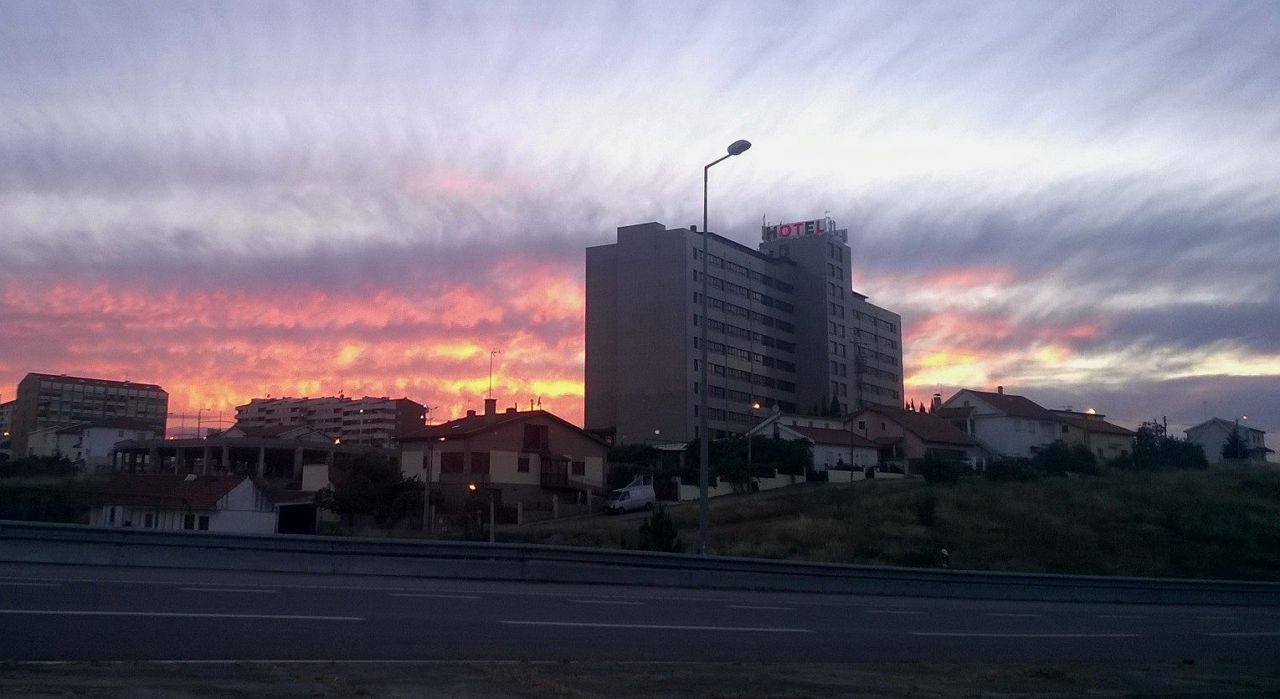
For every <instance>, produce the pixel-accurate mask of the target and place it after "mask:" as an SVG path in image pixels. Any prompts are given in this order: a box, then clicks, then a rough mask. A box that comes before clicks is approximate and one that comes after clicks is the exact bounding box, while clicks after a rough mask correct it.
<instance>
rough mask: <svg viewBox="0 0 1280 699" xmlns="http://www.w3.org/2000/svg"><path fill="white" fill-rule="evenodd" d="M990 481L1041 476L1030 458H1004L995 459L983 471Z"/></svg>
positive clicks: (1028, 478) (1032, 479) (1016, 479)
mask: <svg viewBox="0 0 1280 699" xmlns="http://www.w3.org/2000/svg"><path fill="white" fill-rule="evenodd" d="M983 475H984V476H985V477H986V479H987V480H989V481H996V482H999V483H1012V482H1020V481H1034V480H1035V479H1037V478H1039V477H1040V474H1039V473H1037V472H1036V469H1035V467H1033V466H1032V465H1031V460H1030V459H1004V460H1003V461H995V462H993V463H990V464H987V469H986V471H985V472H984V473H983Z"/></svg>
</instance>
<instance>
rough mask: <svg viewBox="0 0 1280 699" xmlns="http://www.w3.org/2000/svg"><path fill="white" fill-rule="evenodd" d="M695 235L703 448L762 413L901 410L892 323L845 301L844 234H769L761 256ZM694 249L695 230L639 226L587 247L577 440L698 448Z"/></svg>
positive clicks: (804, 228) (848, 292)
mask: <svg viewBox="0 0 1280 699" xmlns="http://www.w3.org/2000/svg"><path fill="white" fill-rule="evenodd" d="M705 238H706V240H707V243H708V245H709V247H708V250H709V252H708V271H709V275H708V278H707V284H708V299H707V307H708V308H707V318H706V319H705V322H706V323H707V350H708V363H709V367H708V369H709V377H708V384H709V386H708V387H707V405H708V413H707V421H708V427H709V429H710V430H711V433H712V437H713V438H718V437H723V436H727V435H732V434H741V433H742V432H744V431H746V430H747V429H749V428H750V427H751V426H753V425H754V424H755V423H757V422H758V421H759V420H761V419H763V417H764V414H763V413H765V411H766V410H767V411H772V409H773V408H774V407H776V408H777V409H779V410H781V411H782V412H785V413H797V412H799V413H810V412H820V411H824V410H826V409H827V408H828V407H829V406H830V405H831V403H832V399H833V398H834V400H835V401H836V402H838V403H839V404H840V406H841V408H842V409H843V410H844V411H848V410H852V409H856V408H858V407H860V406H866V405H887V406H893V407H901V405H902V321H901V318H900V317H899V316H898V314H896V313H892V312H890V311H887V310H885V309H883V308H879V307H877V306H874V305H872V304H871V303H869V302H868V301H867V297H866V296H863V295H861V294H858V293H856V292H854V291H853V290H852V283H851V281H852V276H851V272H850V267H851V251H850V249H849V245H848V232H847V231H845V230H835V229H834V224H833V223H832V221H831V220H830V219H823V220H817V221H804V222H801V223H793V224H783V225H780V226H769V227H766V228H764V229H763V231H762V238H763V240H762V242H761V243H760V248H759V250H752V249H751V248H749V247H747V246H745V245H741V244H739V243H735V242H733V241H732V240H729V239H727V238H724V237H722V236H719V235H716V234H714V233H711V234H708V235H706V236H705ZM703 239H704V235H703V234H702V233H699V232H698V231H697V230H696V228H695V227H691V228H676V229H670V230H669V229H667V228H666V227H665V226H663V225H662V224H659V223H643V224H639V225H634V226H623V227H621V228H619V229H618V241H617V242H616V243H612V244H609V245H600V246H597V247H591V248H587V309H586V406H585V412H586V414H585V422H586V428H587V429H588V430H589V431H592V432H595V433H597V434H603V435H606V436H611V437H612V438H613V439H614V440H615V441H616V442H618V443H642V442H646V441H663V442H666V441H688V440H692V439H694V438H695V437H696V435H697V424H698V417H699V416H698V402H699V392H700V391H701V390H702V386H701V385H700V382H701V376H700V364H699V362H700V361H701V345H700V344H699V343H700V339H699V334H700V332H701V328H700V324H701V323H702V322H703V318H702V313H703V303H702V278H701V274H702V246H703ZM756 403H759V404H760V405H761V409H760V410H756V409H754V408H753V405H754V404H756Z"/></svg>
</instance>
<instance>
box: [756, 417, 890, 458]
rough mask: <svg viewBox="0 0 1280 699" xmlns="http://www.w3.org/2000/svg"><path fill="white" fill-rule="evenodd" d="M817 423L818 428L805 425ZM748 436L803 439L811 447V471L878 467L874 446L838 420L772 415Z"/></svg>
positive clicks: (876, 451) (876, 452)
mask: <svg viewBox="0 0 1280 699" xmlns="http://www.w3.org/2000/svg"><path fill="white" fill-rule="evenodd" d="M815 421H816V422H817V423H818V424H819V426H816V427H814V426H810V425H809V424H808V423H812V422H815ZM748 434H750V435H753V436H756V437H772V438H774V439H788V440H793V439H804V440H807V441H808V442H809V443H810V444H812V445H813V468H814V470H816V471H826V470H828V469H848V468H858V469H864V468H866V467H868V466H872V467H874V466H875V465H876V464H877V462H878V461H877V454H878V453H879V452H878V450H877V448H876V445H875V443H874V442H871V441H869V440H867V439H865V438H863V437H862V436H861V435H858V434H854V433H853V432H852V431H850V429H849V428H848V427H846V426H844V422H843V421H842V420H841V419H840V418H821V417H817V418H808V417H803V416H796V415H771V416H769V417H768V418H766V419H765V420H763V421H762V422H761V423H760V424H758V425H756V426H755V427H753V428H751V431H750V432H748Z"/></svg>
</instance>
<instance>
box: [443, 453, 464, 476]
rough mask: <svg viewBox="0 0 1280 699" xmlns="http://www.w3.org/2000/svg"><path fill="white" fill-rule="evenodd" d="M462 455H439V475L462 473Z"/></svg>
mask: <svg viewBox="0 0 1280 699" xmlns="http://www.w3.org/2000/svg"><path fill="white" fill-rule="evenodd" d="M463 458H464V455H463V453H462V452H460V451H449V452H444V453H442V454H440V473H462V461H463Z"/></svg>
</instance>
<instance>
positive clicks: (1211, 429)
mask: <svg viewBox="0 0 1280 699" xmlns="http://www.w3.org/2000/svg"><path fill="white" fill-rule="evenodd" d="M1233 433H1239V435H1240V441H1241V442H1242V443H1243V445H1244V448H1245V450H1246V452H1247V454H1248V456H1247V457H1246V458H1245V459H1239V460H1236V461H1247V462H1252V463H1260V464H1261V463H1266V462H1267V455H1268V454H1273V453H1275V452H1274V451H1273V450H1271V449H1268V448H1267V442H1266V434H1267V433H1266V432H1265V431H1263V430H1260V429H1257V428H1254V427H1249V426H1248V425H1243V424H1240V423H1239V422H1238V421H1235V420H1223V419H1222V418H1220V417H1215V418H1212V419H1209V420H1206V421H1204V422H1202V423H1200V424H1199V425H1196V426H1195V427H1192V428H1190V429H1188V430H1187V441H1190V442H1192V443H1193V444H1199V445H1200V447H1201V448H1202V449H1204V455H1205V458H1206V459H1208V460H1209V463H1211V464H1221V463H1226V462H1227V461H1228V459H1226V458H1225V457H1224V456H1223V455H1222V448H1223V447H1224V446H1226V444H1227V440H1228V439H1229V438H1230V437H1231V435H1232V434H1233Z"/></svg>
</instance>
